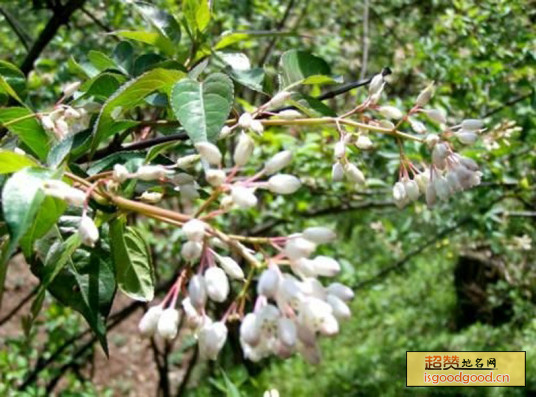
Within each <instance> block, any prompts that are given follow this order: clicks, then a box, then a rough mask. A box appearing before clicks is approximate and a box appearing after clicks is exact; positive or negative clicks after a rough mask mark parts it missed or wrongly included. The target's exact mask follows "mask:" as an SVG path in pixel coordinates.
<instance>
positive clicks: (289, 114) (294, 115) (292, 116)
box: [277, 109, 303, 120]
mask: <svg viewBox="0 0 536 397" xmlns="http://www.w3.org/2000/svg"><path fill="white" fill-rule="evenodd" d="M277 117H278V118H280V119H283V120H296V119H299V118H300V117H303V115H302V114H301V113H300V112H298V111H297V110H294V109H286V110H282V111H280V112H279V113H277Z"/></svg>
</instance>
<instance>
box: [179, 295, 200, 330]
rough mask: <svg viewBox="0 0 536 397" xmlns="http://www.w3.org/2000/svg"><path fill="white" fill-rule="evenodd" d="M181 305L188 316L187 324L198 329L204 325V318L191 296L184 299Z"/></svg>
mask: <svg viewBox="0 0 536 397" xmlns="http://www.w3.org/2000/svg"><path fill="white" fill-rule="evenodd" d="M181 306H182V309H183V310H184V315H185V317H186V325H187V326H188V327H189V328H191V329H198V328H199V327H201V326H202V325H203V323H204V318H203V316H201V315H200V314H199V313H198V312H197V310H196V308H195V307H194V305H192V301H191V299H190V298H189V297H188V298H185V299H183V300H182V302H181Z"/></svg>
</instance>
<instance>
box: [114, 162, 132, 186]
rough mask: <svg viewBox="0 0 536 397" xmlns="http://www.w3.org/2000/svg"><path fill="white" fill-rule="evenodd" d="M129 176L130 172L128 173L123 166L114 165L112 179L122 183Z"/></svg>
mask: <svg viewBox="0 0 536 397" xmlns="http://www.w3.org/2000/svg"><path fill="white" fill-rule="evenodd" d="M129 176H130V172H128V170H127V168H126V167H125V166H124V165H121V164H116V165H114V171H113V174H112V178H113V179H114V180H115V181H117V182H120V183H123V182H125V181H126V180H127V179H128V177H129Z"/></svg>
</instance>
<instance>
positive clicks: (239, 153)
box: [233, 133, 255, 167]
mask: <svg viewBox="0 0 536 397" xmlns="http://www.w3.org/2000/svg"><path fill="white" fill-rule="evenodd" d="M253 149H255V142H254V141H253V139H251V137H250V136H249V135H248V134H244V133H242V134H240V137H239V138H238V143H237V145H236V148H235V151H234V154H233V160H234V163H235V165H237V166H238V167H242V166H243V165H245V164H246V163H247V162H248V161H249V158H250V157H251V154H252V153H253Z"/></svg>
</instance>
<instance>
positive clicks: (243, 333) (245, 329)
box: [240, 313, 261, 346]
mask: <svg viewBox="0 0 536 397" xmlns="http://www.w3.org/2000/svg"><path fill="white" fill-rule="evenodd" d="M240 339H241V340H243V341H244V342H245V343H247V344H248V345H250V346H257V345H258V344H259V342H260V339H261V332H260V329H259V325H258V323H257V315H256V314H255V313H248V314H246V316H245V317H244V318H243V319H242V324H240Z"/></svg>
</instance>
